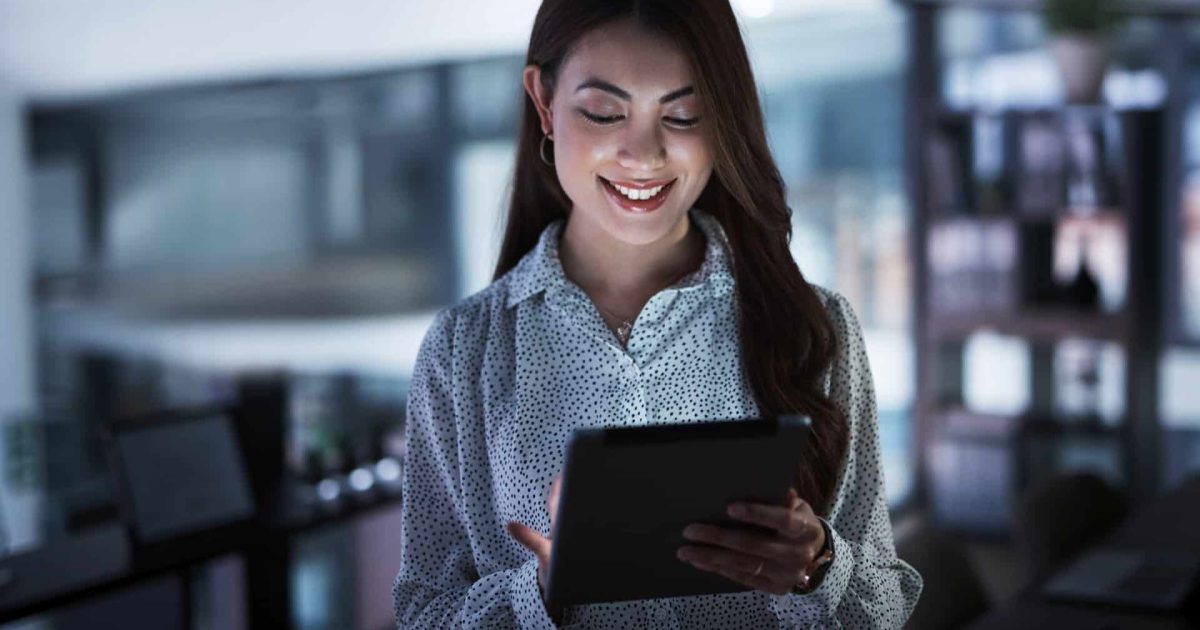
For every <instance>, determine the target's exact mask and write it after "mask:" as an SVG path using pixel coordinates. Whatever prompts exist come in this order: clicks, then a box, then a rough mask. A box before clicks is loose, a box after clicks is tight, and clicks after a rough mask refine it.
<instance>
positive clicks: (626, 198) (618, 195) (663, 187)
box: [600, 177, 677, 213]
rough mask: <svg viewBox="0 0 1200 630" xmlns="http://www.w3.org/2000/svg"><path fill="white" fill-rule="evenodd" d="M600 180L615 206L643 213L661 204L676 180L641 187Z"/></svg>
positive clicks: (651, 210)
mask: <svg viewBox="0 0 1200 630" xmlns="http://www.w3.org/2000/svg"><path fill="white" fill-rule="evenodd" d="M600 181H601V182H603V186H604V190H605V191H606V192H607V193H608V196H609V198H610V199H612V200H613V202H614V203H616V204H617V206H619V207H621V208H622V209H624V210H627V211H629V212H637V213H645V212H653V211H654V210H657V209H658V207H659V206H661V205H663V202H665V201H666V200H667V195H669V194H671V189H672V188H673V187H674V186H675V182H676V181H677V180H674V179H672V180H671V181H669V182H667V183H665V184H658V185H655V186H642V187H638V186H626V185H624V184H614V183H613V182H611V181H609V180H607V179H605V178H603V177H601V178H600Z"/></svg>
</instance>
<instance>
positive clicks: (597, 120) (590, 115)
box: [579, 109, 623, 125]
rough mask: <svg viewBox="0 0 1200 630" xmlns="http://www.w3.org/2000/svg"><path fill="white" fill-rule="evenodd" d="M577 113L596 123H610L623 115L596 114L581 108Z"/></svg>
mask: <svg viewBox="0 0 1200 630" xmlns="http://www.w3.org/2000/svg"><path fill="white" fill-rule="evenodd" d="M579 113H580V114H583V117H584V118H587V119H588V120H590V121H592V122H594V123H596V124H598V125H611V124H613V123H615V122H617V121H618V120H620V119H621V118H623V116H597V115H596V114H593V113H591V112H588V111H585V110H582V109H581V110H579Z"/></svg>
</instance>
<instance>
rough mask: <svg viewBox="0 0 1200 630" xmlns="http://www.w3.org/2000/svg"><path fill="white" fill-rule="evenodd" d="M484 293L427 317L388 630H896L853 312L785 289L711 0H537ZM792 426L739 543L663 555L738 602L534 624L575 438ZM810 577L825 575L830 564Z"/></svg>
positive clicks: (751, 94)
mask: <svg viewBox="0 0 1200 630" xmlns="http://www.w3.org/2000/svg"><path fill="white" fill-rule="evenodd" d="M524 85H525V90H526V97H527V98H526V107H525V109H524V113H523V117H522V121H521V129H520V140H519V146H518V149H517V150H518V156H517V166H516V173H515V181H514V186H513V194H512V201H511V205H510V208H509V215H508V224H507V230H506V233H505V237H504V243H503V248H502V251H501V254H500V261H499V264H498V265H497V268H496V274H495V275H496V279H495V281H494V282H493V283H492V284H491V285H490V286H489V287H487V288H486V289H484V290H483V291H481V292H479V293H477V294H475V295H473V296H470V297H468V298H466V299H465V300H463V301H462V302H460V303H459V304H456V305H454V306H452V307H449V308H446V309H444V310H442V311H441V312H440V313H439V314H438V316H437V317H436V319H435V321H434V323H433V325H432V327H431V329H430V330H429V332H428V333H427V335H426V337H425V339H424V341H423V342H422V345H421V349H420V352H419V355H418V359H417V366H416V369H415V374H414V377H413V383H412V390H411V394H410V398H409V412H408V413H409V416H408V425H407V431H408V460H407V463H406V467H405V472H404V492H405V499H404V508H403V524H402V527H401V547H402V562H401V568H400V573H399V575H398V576H397V579H396V583H395V588H394V594H395V599H396V617H397V622H398V624H399V625H401V626H403V627H422V628H424V627H445V626H452V627H471V628H474V627H544V628H550V627H556V625H558V624H561V625H564V626H569V627H621V626H632V627H695V628H719V627H728V628H760V627H808V626H815V625H819V626H834V625H842V626H849V627H899V626H901V625H902V624H903V622H904V620H905V619H906V618H907V617H908V615H909V613H910V612H911V610H912V608H913V606H914V605H915V603H916V599H917V597H918V595H919V593H920V590H921V586H922V582H921V578H920V576H919V575H918V574H917V573H916V571H914V570H913V569H912V567H910V566H909V565H907V564H906V563H904V562H903V561H901V560H899V559H898V558H897V557H896V554H895V548H894V545H893V540H892V534H891V529H890V525H889V521H888V512H887V506H886V503H885V499H884V489H883V477H882V471H881V468H880V457H879V454H880V451H879V438H878V428H877V418H876V409H875V399H874V393H873V389H872V381H871V375H870V370H869V367H868V364H867V358H866V354H865V351H864V347H863V342H862V333H861V330H860V328H859V325H858V322H857V320H856V318H855V314H854V312H853V310H852V309H851V308H850V306H849V304H848V303H847V302H846V300H845V299H844V298H842V297H841V296H840V295H838V294H836V293H833V292H830V291H827V290H825V289H823V288H820V287H817V286H813V285H810V284H808V283H807V282H806V281H805V280H804V278H803V276H802V275H801V273H800V271H799V269H798V268H797V266H796V264H795V262H794V261H793V258H792V256H791V254H790V252H789V249H788V239H789V238H790V232H791V227H790V226H791V217H790V210H789V208H788V207H787V206H786V204H785V201H784V199H785V197H784V187H783V183H782V181H781V178H780V176H779V173H778V170H777V169H776V167H775V165H774V163H773V161H772V158H771V155H770V153H769V150H768V147H767V141H766V138H765V135H764V131H763V122H762V114H761V111H760V108H759V104H758V101H757V98H756V93H757V89H756V87H755V83H754V79H753V76H752V74H751V70H750V64H749V61H748V59H747V56H746V51H745V46H744V44H743V42H742V39H741V35H740V33H739V30H738V24H737V21H736V19H735V17H734V15H733V12H732V10H731V9H730V6H729V4H728V1H727V0H691V1H687V2H684V1H681V0H624V1H614V0H545V1H544V2H543V4H542V6H541V8H540V9H539V11H538V14H537V18H536V20H535V23H534V26H533V33H532V36H531V38H530V44H529V53H528V57H527V66H526V69H525V72H524ZM785 412H800V413H804V414H807V415H809V416H810V417H811V418H812V419H813V425H814V431H815V439H814V440H812V441H811V444H812V445H811V448H810V449H809V451H808V452H806V453H805V454H804V462H805V465H804V467H803V469H802V470H799V471H797V476H796V483H795V489H794V491H793V492H792V493H791V496H790V501H789V504H788V505H786V506H774V505H749V506H745V507H746V511H745V512H744V513H742V514H741V515H739V513H737V512H736V511H734V510H731V511H730V514H731V516H733V517H734V518H741V519H742V520H746V521H749V522H756V523H758V524H760V525H765V526H767V527H769V528H771V529H772V530H773V532H774V533H773V534H771V535H769V536H768V535H757V536H750V535H746V534H740V535H738V534H736V533H735V532H733V531H732V530H724V529H719V528H714V527H704V526H700V527H688V528H687V529H685V530H684V532H683V534H684V536H685V537H686V538H687V539H689V540H692V541H696V542H697V543H698V544H697V545H685V546H684V547H683V548H681V549H680V553H679V556H680V561H681V562H688V563H690V564H692V565H693V566H695V567H696V568H697V570H702V571H711V572H714V573H718V574H721V575H724V576H726V577H727V578H728V579H730V580H733V581H735V582H738V583H740V584H742V585H744V586H745V587H746V590H745V591H742V592H736V593H729V594H721V595H709V596H698V597H682V598H671V599H662V600H644V601H633V602H618V603H611V604H596V605H588V606H578V607H572V608H570V609H568V610H561V611H560V610H554V611H549V610H547V609H546V606H545V604H544V601H543V596H544V589H545V586H546V585H545V578H546V566H547V562H548V559H549V551H550V541H549V539H548V538H547V537H546V535H545V534H546V533H549V532H550V531H551V522H550V518H551V515H552V514H553V513H554V507H555V505H556V501H557V489H558V483H557V481H558V476H559V472H560V470H561V468H562V464H563V458H564V447H565V444H566V441H567V438H568V436H569V435H570V433H571V431H572V430H573V429H574V428H576V427H581V426H595V425H607V426H614V425H638V424H648V423H659V422H688V421H693V422H694V421H704V420H710V419H714V418H752V417H758V416H762V415H773V414H778V413H785ZM830 559H832V561H830Z"/></svg>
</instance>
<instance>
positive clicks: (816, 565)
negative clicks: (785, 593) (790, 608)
mask: <svg viewBox="0 0 1200 630" xmlns="http://www.w3.org/2000/svg"><path fill="white" fill-rule="evenodd" d="M821 528H822V529H824V530H825V546H824V547H822V548H821V553H818V554H817V557H815V558H813V559H812V561H810V562H809V563H808V566H806V567H804V574H803V575H801V576H800V583H799V584H797V585H795V586H793V587H792V592H793V593H796V594H797V595H807V594H809V593H811V592H813V591H814V590H816V585H819V584H820V583H821V578H823V577H824V576H825V570H826V569H827V568H828V567H829V565H830V564H832V563H833V534H832V532H830V531H829V526H828V525H826V524H825V521H821Z"/></svg>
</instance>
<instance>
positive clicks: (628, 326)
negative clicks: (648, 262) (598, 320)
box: [592, 270, 691, 346]
mask: <svg viewBox="0 0 1200 630" xmlns="http://www.w3.org/2000/svg"><path fill="white" fill-rule="evenodd" d="M689 273H691V270H687V271H684V272H683V273H681V274H679V275H678V276H675V278H674V279H672V280H671V281H670V282H668V283H667V285H666V287H663V288H668V287H671V286H673V285H674V284H675V283H676V282H679V281H680V280H682V279H683V278H684V277H686V276H687V275H688V274H689ZM659 290H660V291H661V290H662V289H659ZM657 292H658V291H655V293H657ZM592 303H593V304H595V305H596V308H598V309H600V311H601V312H603V313H604V314H605V315H608V316H609V317H611V318H613V319H616V320H618V321H620V322H621V324H620V325H619V326H617V330H616V333H617V339H619V340H620V341H621V346H625V344H626V343H627V342H628V341H629V333H631V332H633V322H632V321H631V320H630V319H629V318H628V317H621V316H620V315H617V314H616V313H613V312H612V311H610V310H608V309H606V308H604V307H603V306H600V303H599V302H596V301H595V300H592ZM634 317H635V318H636V317H637V316H636V315H635V316H634Z"/></svg>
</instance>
